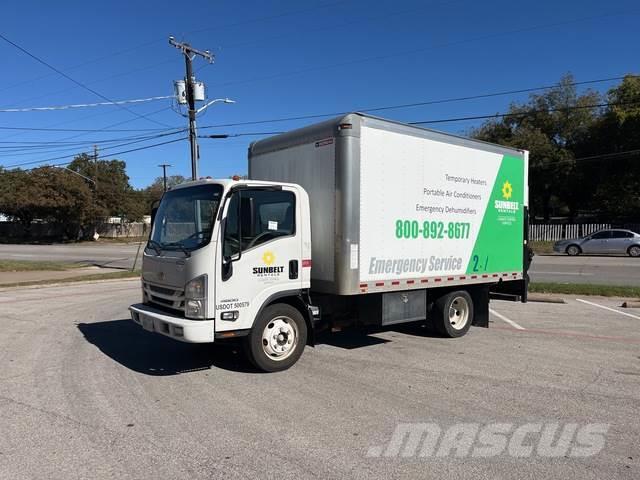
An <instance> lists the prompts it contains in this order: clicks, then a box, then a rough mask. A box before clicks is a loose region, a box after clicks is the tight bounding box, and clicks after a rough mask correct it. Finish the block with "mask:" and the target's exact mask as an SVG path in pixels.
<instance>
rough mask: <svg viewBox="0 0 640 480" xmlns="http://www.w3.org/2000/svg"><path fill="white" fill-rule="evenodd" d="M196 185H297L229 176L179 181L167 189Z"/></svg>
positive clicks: (226, 186)
mask: <svg viewBox="0 0 640 480" xmlns="http://www.w3.org/2000/svg"><path fill="white" fill-rule="evenodd" d="M197 185H222V186H223V188H224V189H225V190H227V189H228V188H231V187H233V186H234V185H248V186H256V187H258V186H261V187H263V186H269V185H275V186H281V187H298V185H295V184H293V183H283V182H268V181H265V180H249V179H244V180H231V179H229V178H201V179H200V180H191V181H189V182H184V183H180V184H178V185H174V186H173V187H171V188H169V189H168V190H167V191H173V190H178V189H181V188H187V187H194V186H197Z"/></svg>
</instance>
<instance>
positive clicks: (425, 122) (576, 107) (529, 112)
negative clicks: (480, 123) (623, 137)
mask: <svg viewBox="0 0 640 480" xmlns="http://www.w3.org/2000/svg"><path fill="white" fill-rule="evenodd" d="M637 104H640V101H637V102H618V103H595V104H591V105H574V106H572V107H558V108H545V109H543V110H526V111H523V112H509V113H494V114H493V115H474V116H470V117H456V118H443V119H439V120H423V121H421V122H407V123H408V124H409V125H429V124H434V123H449V122H460V121H464V120H483V119H489V118H505V117H527V116H529V115H535V114H537V113H546V112H568V111H573V110H585V109H589V108H602V107H615V106H621V105H637Z"/></svg>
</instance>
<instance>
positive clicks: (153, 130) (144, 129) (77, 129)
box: [0, 108, 180, 133]
mask: <svg viewBox="0 0 640 480" xmlns="http://www.w3.org/2000/svg"><path fill="white" fill-rule="evenodd" d="M164 110H165V108H163V109H162V111H164ZM156 113H157V112H156ZM149 115H153V113H150V114H149ZM133 120H135V119H133ZM133 120H128V121H127V122H129V121H133ZM127 122H121V123H119V124H122V123H127ZM167 128H180V127H167ZM167 128H127V129H112V130H109V127H105V128H38V127H6V126H0V130H25V131H34V132H84V133H96V132H98V133H99V132H159V131H162V130H166V129H167Z"/></svg>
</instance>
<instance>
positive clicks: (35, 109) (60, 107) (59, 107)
mask: <svg viewBox="0 0 640 480" xmlns="http://www.w3.org/2000/svg"><path fill="white" fill-rule="evenodd" d="M168 98H174V95H162V96H157V97H148V98H136V99H133V100H116V101H113V102H98V103H76V104H72V105H56V106H53V107H25V108H3V109H0V113H17V112H43V111H51V110H70V109H74V108H88V107H103V106H112V105H115V106H118V105H126V104H130V103H146V102H153V101H156V100H166V99H168Z"/></svg>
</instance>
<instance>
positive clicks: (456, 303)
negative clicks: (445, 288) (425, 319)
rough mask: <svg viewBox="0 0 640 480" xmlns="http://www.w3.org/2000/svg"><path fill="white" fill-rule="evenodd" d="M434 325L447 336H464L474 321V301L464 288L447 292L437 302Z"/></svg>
mask: <svg viewBox="0 0 640 480" xmlns="http://www.w3.org/2000/svg"><path fill="white" fill-rule="evenodd" d="M435 307H436V308H435V315H434V319H433V321H434V326H435V328H436V330H438V332H439V333H440V334H442V335H444V336H446V337H452V338H455V337H462V336H463V335H464V334H465V333H467V332H468V331H469V327H471V323H472V322H473V301H472V300H471V295H469V294H468V293H467V292H465V291H464V290H458V291H456V292H451V293H447V294H446V295H443V296H442V297H440V298H439V299H438V300H436V303H435Z"/></svg>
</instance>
